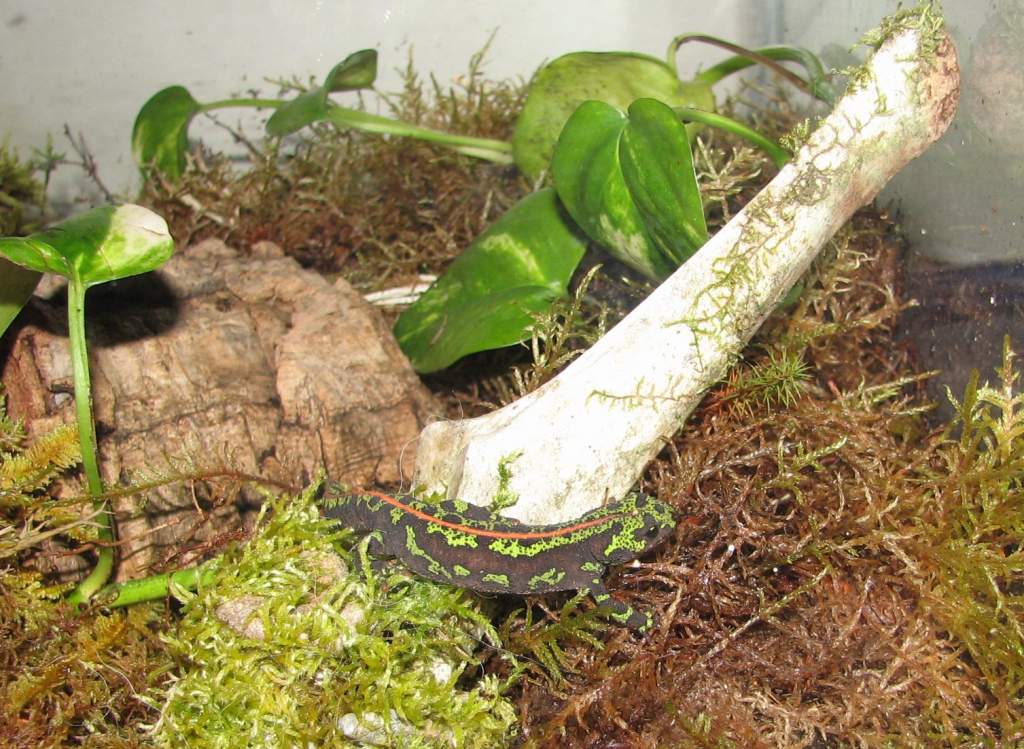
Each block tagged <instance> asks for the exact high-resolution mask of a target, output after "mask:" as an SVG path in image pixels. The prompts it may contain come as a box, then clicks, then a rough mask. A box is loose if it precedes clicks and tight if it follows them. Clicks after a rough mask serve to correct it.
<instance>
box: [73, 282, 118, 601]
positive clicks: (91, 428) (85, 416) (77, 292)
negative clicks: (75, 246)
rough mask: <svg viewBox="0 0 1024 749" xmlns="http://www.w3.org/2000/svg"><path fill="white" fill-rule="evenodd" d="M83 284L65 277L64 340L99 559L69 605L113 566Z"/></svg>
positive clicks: (103, 578)
mask: <svg viewBox="0 0 1024 749" xmlns="http://www.w3.org/2000/svg"><path fill="white" fill-rule="evenodd" d="M85 291H86V286H85V284H84V283H83V282H82V281H80V280H79V279H77V278H75V277H74V275H71V276H70V277H69V278H68V339H69V342H70V345H71V367H72V372H73V374H74V379H75V412H76V414H77V417H78V441H79V444H80V445H81V447H82V468H83V469H84V471H85V481H86V484H87V486H88V488H89V494H90V495H91V496H92V497H93V498H94V499H93V506H94V507H95V508H96V510H97V511H98V513H97V515H96V522H97V525H98V526H99V527H98V529H97V533H96V538H97V540H98V541H99V542H100V547H99V558H98V559H97V561H96V566H95V567H94V568H93V570H92V572H90V573H89V575H88V576H87V577H86V578H85V579H84V580H82V581H81V582H80V583H79V584H78V587H77V588H75V589H74V590H73V591H72V592H71V594H70V595H69V596H68V600H69V601H70V602H71V603H73V604H78V603H83V602H85V601H88V600H89V599H90V598H91V597H92V595H93V594H94V593H95V592H96V591H97V590H99V589H100V588H102V587H103V585H104V584H105V583H106V582H107V580H108V579H109V578H110V573H111V571H112V570H113V569H114V547H113V543H112V542H113V541H114V526H113V522H112V521H111V516H110V508H109V507H108V506H107V501H106V500H104V499H98V497H100V495H102V494H103V481H102V480H101V479H100V469H99V461H98V459H97V456H96V425H95V423H94V421H93V418H92V387H91V384H90V381H89V350H88V348H87V347H86V341H85Z"/></svg>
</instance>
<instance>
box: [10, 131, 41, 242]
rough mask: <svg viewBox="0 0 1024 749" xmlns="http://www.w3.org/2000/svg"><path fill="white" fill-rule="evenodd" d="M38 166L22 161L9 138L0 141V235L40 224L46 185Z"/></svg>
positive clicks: (24, 230)
mask: <svg viewBox="0 0 1024 749" xmlns="http://www.w3.org/2000/svg"><path fill="white" fill-rule="evenodd" d="M38 170H39V168H38V166H37V165H36V164H34V163H33V162H31V161H22V160H21V159H19V158H18V154H17V152H15V150H14V149H13V148H11V147H10V146H9V145H8V143H7V141H6V140H5V141H4V142H3V143H0V236H7V235H21V234H29V233H31V232H33V231H35V230H36V229H37V228H39V225H38V221H39V217H40V215H41V214H42V213H43V211H44V209H45V189H44V187H43V183H42V182H41V181H40V180H39V179H38V178H37V177H36V172H37V171H38Z"/></svg>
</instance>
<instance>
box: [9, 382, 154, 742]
mask: <svg viewBox="0 0 1024 749" xmlns="http://www.w3.org/2000/svg"><path fill="white" fill-rule="evenodd" d="M77 463H78V438H77V435H76V433H75V430H74V429H70V428H58V429H56V430H55V431H53V432H50V433H49V434H45V435H43V436H41V437H39V438H38V439H36V440H35V441H34V442H32V443H31V444H25V438H24V433H23V431H22V429H21V426H20V425H19V424H18V423H17V422H14V421H12V420H11V419H8V418H7V416H6V414H5V411H4V408H3V402H2V399H0V745H3V746H12V747H13V746H18V747H22V746H25V747H28V746H33V747H48V746H68V745H75V746H88V747H114V746H119V747H124V746H136V745H141V744H143V743H145V739H144V734H143V733H141V732H140V731H139V730H138V728H137V726H138V724H139V722H140V721H143V720H145V719H149V718H151V717H152V713H151V710H150V708H149V707H148V706H147V705H146V704H145V703H144V702H143V701H142V700H140V698H139V695H140V694H141V693H142V692H144V691H145V690H146V689H147V688H149V686H150V685H151V683H152V682H151V680H150V677H151V674H153V673H154V672H155V673H159V672H160V671H161V670H162V669H166V668H167V667H168V665H169V662H168V661H167V659H166V657H165V656H163V646H162V645H161V643H160V641H159V639H158V633H159V630H160V629H161V628H162V621H161V619H160V616H159V613H160V612H161V611H162V606H140V607H137V608H134V609H132V610H131V611H129V612H123V611H119V612H114V613H110V614H104V613H86V614H77V613H75V612H73V611H71V610H70V609H69V608H68V607H67V606H66V605H65V604H64V603H63V602H62V601H61V592H62V588H63V587H66V586H50V585H47V584H46V583H45V581H44V579H43V577H42V576H41V575H40V574H38V573H37V572H35V571H33V570H32V569H31V568H30V567H29V566H28V565H29V564H30V563H31V562H32V561H33V560H34V559H36V558H38V555H39V554H40V553H41V550H44V549H45V548H46V545H47V544H48V543H49V540H50V539H52V538H54V537H55V536H56V535H57V534H60V535H61V536H63V537H77V538H79V539H80V540H85V539H88V538H90V537H92V536H94V533H93V532H92V531H91V529H90V528H89V524H88V523H86V522H83V520H82V518H81V514H80V507H79V506H77V505H74V504H71V503H67V502H61V501H58V500H54V499H53V498H52V497H50V496H49V495H48V494H47V492H46V490H47V488H48V487H49V484H50V483H51V482H52V481H53V480H54V479H55V478H56V477H57V476H58V475H59V474H61V473H62V472H64V471H66V470H67V469H68V468H70V467H73V466H74V465H76V464H77ZM48 550H49V552H50V554H51V555H53V554H54V553H59V548H57V547H54V546H52V545H50V546H49V547H48Z"/></svg>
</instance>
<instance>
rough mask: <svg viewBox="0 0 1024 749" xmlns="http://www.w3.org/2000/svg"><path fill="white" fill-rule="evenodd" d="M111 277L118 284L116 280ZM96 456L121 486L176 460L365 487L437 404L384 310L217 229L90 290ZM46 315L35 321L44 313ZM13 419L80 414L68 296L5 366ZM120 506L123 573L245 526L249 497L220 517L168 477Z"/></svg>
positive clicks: (275, 251)
mask: <svg viewBox="0 0 1024 749" xmlns="http://www.w3.org/2000/svg"><path fill="white" fill-rule="evenodd" d="M111 286H112V285H111ZM86 314H87V316H88V320H87V335H88V338H89V343H90V347H91V348H90V359H91V363H92V375H93V395H94V402H95V414H96V421H97V431H98V433H99V435H100V464H101V470H102V473H103V479H104V481H105V482H106V483H108V484H109V485H112V486H118V485H125V484H127V483H129V482H130V481H131V480H132V479H133V477H134V478H136V479H137V478H138V477H139V476H146V475H149V474H154V473H155V474H158V475H159V474H160V473H161V472H162V471H164V470H166V466H167V462H168V458H170V459H172V460H173V461H175V462H177V463H181V462H182V461H185V462H189V461H191V462H194V463H196V464H198V465H199V466H204V465H207V466H208V465H210V464H211V463H212V464H216V463H218V462H223V463H225V464H226V465H229V466H231V467H232V468H234V469H237V470H239V471H244V472H248V473H251V474H254V475H261V476H265V477H268V478H272V479H276V480H278V481H283V482H286V483H288V484H290V485H294V486H300V485H302V484H303V483H304V482H306V481H308V480H309V479H311V478H312V477H313V476H315V475H316V474H317V473H318V472H319V471H320V470H321V469H322V468H324V467H326V469H327V471H328V473H329V475H330V476H331V478H332V479H335V480H340V481H344V482H346V483H349V484H351V485H353V486H356V485H363V484H370V483H378V482H384V483H393V482H397V481H399V480H400V479H402V478H403V477H402V475H401V472H400V467H399V463H400V460H401V458H402V456H403V452H404V453H406V454H407V455H408V461H409V463H408V465H411V463H412V457H411V456H412V452H413V449H412V446H413V445H414V444H415V442H414V441H415V438H416V435H417V434H418V432H419V429H420V428H421V427H422V426H423V424H424V423H426V422H427V421H428V420H429V419H430V418H432V416H433V414H435V413H437V412H438V411H439V409H438V408H437V407H436V405H435V404H434V401H433V398H432V396H431V395H430V394H429V392H428V391H427V390H426V389H425V388H424V387H423V385H422V384H421V383H420V381H419V379H418V378H417V377H416V375H415V373H414V372H413V371H412V369H411V367H410V366H409V363H408V360H406V358H405V357H404V356H403V355H402V353H401V352H400V350H399V349H398V346H397V344H396V343H395V340H394V337H393V336H392V334H391V331H390V330H389V328H388V326H387V325H386V324H385V323H384V321H383V320H382V319H381V317H380V315H379V313H378V312H377V310H375V309H373V308H372V307H371V306H370V305H369V304H368V303H366V302H365V301H364V300H363V299H362V297H361V296H360V295H359V293H358V292H356V291H355V290H354V289H352V288H351V287H350V286H349V285H348V284H346V283H345V282H344V281H338V282H336V283H335V284H333V285H332V284H331V283H329V282H328V281H326V280H325V279H324V278H323V277H321V276H320V275H318V274H316V273H313V272H309V271H305V270H303V269H302V268H300V267H299V265H298V264H297V263H296V262H295V261H294V260H292V259H290V258H286V257H284V256H283V254H282V253H281V251H280V249H279V248H277V247H275V246H273V245H271V244H270V243H262V247H261V248H260V253H259V256H257V257H239V255H238V254H237V253H236V252H235V251H234V250H232V249H230V248H228V247H227V246H225V245H224V244H223V243H222V242H220V241H218V240H208V241H206V242H204V243H201V244H200V245H197V246H195V247H193V248H190V249H189V250H188V251H186V252H184V253H179V254H178V255H176V256H175V257H173V258H172V259H171V260H170V261H169V262H168V263H167V264H166V265H164V266H163V267H162V268H161V269H160V270H158V271H157V272H155V273H153V274H148V275H146V276H139V277H137V278H134V279H129V280H126V281H123V282H119V283H118V284H117V285H116V288H109V289H108V288H107V287H105V286H99V287H96V288H95V289H93V290H91V291H90V292H89V294H88V296H87V298H86ZM33 319H34V321H33ZM2 377H3V382H4V386H5V388H6V390H7V397H8V406H9V410H10V412H11V414H12V415H14V416H16V417H18V418H21V419H23V420H24V421H25V422H26V423H27V424H28V426H29V429H30V431H31V432H40V431H45V430H47V429H49V428H51V427H52V426H55V425H56V424H59V423H73V422H74V413H73V403H72V400H71V396H70V392H71V369H70V360H69V356H68V350H67V337H66V325H65V310H64V304H63V302H62V301H56V300H55V301H54V302H45V301H42V300H38V299H37V300H35V301H34V302H33V307H32V309H31V314H30V316H29V321H28V322H26V323H23V324H22V325H21V328H20V330H18V332H17V335H16V337H15V339H14V341H13V343H11V348H10V351H9V354H8V356H7V357H6V360H5V362H4V368H3V372H2ZM146 497H147V503H146V505H145V507H144V508H143V509H142V510H141V511H140V503H139V497H125V498H120V499H117V500H116V501H115V510H116V513H117V521H118V528H119V536H120V539H121V542H122V547H121V548H120V551H119V558H120V566H119V569H118V579H126V578H131V577H136V576H139V575H140V574H143V573H144V572H146V571H147V570H148V569H149V568H150V566H151V565H152V564H153V563H156V562H160V561H162V554H163V553H165V552H163V551H161V550H163V549H166V548H168V547H174V546H176V545H180V544H182V543H186V544H187V543H192V542H195V543H200V542H202V541H204V540H206V539H208V538H210V537H211V536H214V535H216V534H218V533H223V532H225V531H231V530H236V529H238V528H239V527H241V525H242V518H241V517H240V516H239V514H240V512H244V509H240V508H244V507H246V506H249V507H253V506H255V505H257V504H258V503H259V501H260V500H261V498H260V497H259V495H257V494H256V493H255V492H253V493H252V494H251V495H247V496H245V497H243V500H245V501H242V502H239V503H238V505H239V507H221V508H219V509H217V510H216V511H215V512H214V516H213V517H212V518H210V517H208V516H204V514H201V513H197V512H196V506H197V504H198V505H199V506H202V501H201V499H202V497H201V495H200V496H199V497H198V502H197V497H196V496H194V495H193V494H192V493H191V490H190V487H183V486H182V485H181V484H180V483H178V484H171V485H168V486H165V487H162V488H160V489H158V490H155V491H152V492H149V493H147V495H146Z"/></svg>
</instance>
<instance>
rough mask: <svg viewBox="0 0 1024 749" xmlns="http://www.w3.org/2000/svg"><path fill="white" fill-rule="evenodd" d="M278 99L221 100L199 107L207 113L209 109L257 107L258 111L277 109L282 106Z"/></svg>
mask: <svg viewBox="0 0 1024 749" xmlns="http://www.w3.org/2000/svg"><path fill="white" fill-rule="evenodd" d="M283 103H284V102H282V101H281V100H280V99H221V100H220V101H211V102H207V103H206V104H203V105H202V106H200V107H199V111H201V112H209V111H210V110H211V109H226V108H228V107H258V108H260V109H277V108H278V107H279V106H281V104H283Z"/></svg>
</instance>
